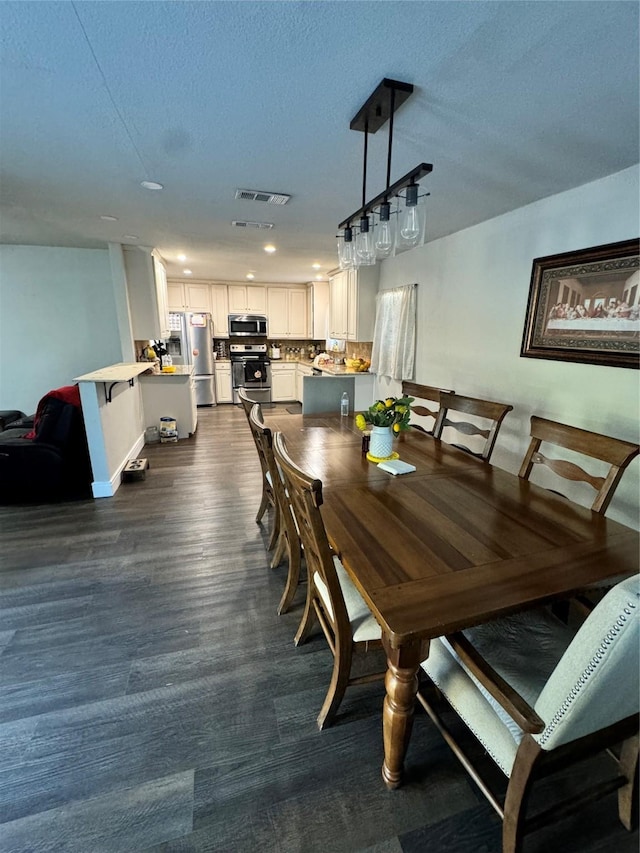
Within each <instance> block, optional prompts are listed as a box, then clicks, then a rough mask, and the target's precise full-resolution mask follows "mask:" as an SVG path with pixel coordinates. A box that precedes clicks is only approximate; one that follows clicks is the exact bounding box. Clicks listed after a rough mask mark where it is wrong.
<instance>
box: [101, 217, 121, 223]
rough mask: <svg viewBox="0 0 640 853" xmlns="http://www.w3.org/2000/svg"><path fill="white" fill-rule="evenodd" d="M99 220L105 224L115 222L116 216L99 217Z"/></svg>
mask: <svg viewBox="0 0 640 853" xmlns="http://www.w3.org/2000/svg"><path fill="white" fill-rule="evenodd" d="M100 219H103V220H104V221H105V222H117V221H118V217H117V216H101V217H100Z"/></svg>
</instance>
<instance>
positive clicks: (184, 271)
mask: <svg viewBox="0 0 640 853" xmlns="http://www.w3.org/2000/svg"><path fill="white" fill-rule="evenodd" d="M182 272H183V273H184V274H185V275H191V272H192V271H191V270H182Z"/></svg>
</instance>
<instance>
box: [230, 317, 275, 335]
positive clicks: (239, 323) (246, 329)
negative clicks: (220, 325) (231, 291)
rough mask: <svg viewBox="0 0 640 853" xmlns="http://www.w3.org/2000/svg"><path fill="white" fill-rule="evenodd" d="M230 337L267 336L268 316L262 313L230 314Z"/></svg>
mask: <svg viewBox="0 0 640 853" xmlns="http://www.w3.org/2000/svg"><path fill="white" fill-rule="evenodd" d="M229 337H230V338H247V337H253V338H266V337H267V318H266V317H264V316H263V315H261V314H229Z"/></svg>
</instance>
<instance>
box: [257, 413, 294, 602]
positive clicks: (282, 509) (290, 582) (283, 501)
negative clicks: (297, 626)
mask: <svg viewBox="0 0 640 853" xmlns="http://www.w3.org/2000/svg"><path fill="white" fill-rule="evenodd" d="M249 426H250V427H251V432H252V433H253V439H254V441H255V443H256V447H258V455H259V456H260V457H261V458H262V459H264V461H265V464H266V467H267V471H268V474H269V483H270V485H271V486H272V489H273V494H274V498H275V501H276V506H277V510H278V538H277V541H276V543H275V551H274V554H273V559H272V560H271V568H272V569H274V568H276V566H279V565H280V563H281V562H282V559H283V557H285V555H286V558H287V562H288V565H289V571H288V573H287V581H286V584H285V588H284V592H283V593H282V598H281V599H280V604H279V605H278V614H281V613H286V612H287V610H288V609H289V607H290V605H291V602H292V600H293V597H294V595H295V593H296V590H297V588H298V584H299V582H300V564H301V547H300V537H299V536H298V528H297V525H296V522H295V519H294V517H293V513H292V510H291V503H290V501H289V494H288V492H287V490H286V489H285V486H284V481H283V479H282V475H281V473H280V470H279V468H278V465H277V464H276V460H275V457H274V455H273V439H272V434H271V430H270V429H269V428H268V427H266V426H265V425H264V421H263V419H262V410H261V407H260V404H259V403H255V404H254V405H253V407H252V409H251V411H250V413H249Z"/></svg>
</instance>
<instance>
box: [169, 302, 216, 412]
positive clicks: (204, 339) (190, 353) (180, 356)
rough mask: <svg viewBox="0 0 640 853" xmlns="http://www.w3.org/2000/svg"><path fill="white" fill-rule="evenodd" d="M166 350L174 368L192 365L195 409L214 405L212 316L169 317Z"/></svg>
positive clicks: (180, 315)
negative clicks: (176, 365)
mask: <svg viewBox="0 0 640 853" xmlns="http://www.w3.org/2000/svg"><path fill="white" fill-rule="evenodd" d="M169 328H170V330H171V332H170V336H169V340H168V341H167V350H168V352H169V355H170V356H171V358H172V360H173V363H174V364H193V366H194V368H195V375H194V378H195V383H196V405H198V406H215V405H216V382H215V362H214V358H213V320H212V317H211V314H196V313H195V312H194V313H192V312H186V313H182V312H180V313H171V314H170V315H169Z"/></svg>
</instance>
